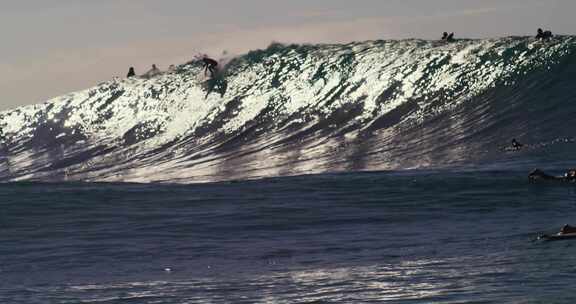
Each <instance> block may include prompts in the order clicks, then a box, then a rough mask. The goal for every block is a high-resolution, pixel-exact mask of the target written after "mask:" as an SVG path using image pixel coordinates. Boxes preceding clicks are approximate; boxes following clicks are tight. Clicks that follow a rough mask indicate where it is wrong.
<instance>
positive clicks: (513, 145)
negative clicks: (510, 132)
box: [512, 138, 524, 150]
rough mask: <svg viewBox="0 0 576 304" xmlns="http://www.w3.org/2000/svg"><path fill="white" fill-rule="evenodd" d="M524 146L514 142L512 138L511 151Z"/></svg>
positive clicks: (514, 139)
mask: <svg viewBox="0 0 576 304" xmlns="http://www.w3.org/2000/svg"><path fill="white" fill-rule="evenodd" d="M523 146H524V145H523V144H521V143H519V142H518V141H516V138H512V149H514V150H520V149H521V148H522V147H523Z"/></svg>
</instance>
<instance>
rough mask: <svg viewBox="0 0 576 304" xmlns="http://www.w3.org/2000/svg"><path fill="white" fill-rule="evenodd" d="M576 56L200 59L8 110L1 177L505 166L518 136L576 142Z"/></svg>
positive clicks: (561, 41)
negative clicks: (208, 73)
mask: <svg viewBox="0 0 576 304" xmlns="http://www.w3.org/2000/svg"><path fill="white" fill-rule="evenodd" d="M575 49H576V44H575V40H574V37H561V38H558V39H556V40H554V41H552V42H550V43H543V42H540V41H536V40H534V39H531V38H520V37H516V38H514V37H512V38H502V39H493V40H462V41H458V42H456V43H452V44H444V43H441V42H431V41H422V40H406V41H370V42H360V43H350V44H345V45H288V46H285V45H279V44H275V45H271V46H270V47H269V48H268V49H266V50H259V51H253V52H250V53H248V54H246V55H243V56H240V57H238V58H235V59H234V60H232V61H231V62H229V63H228V64H227V65H226V67H225V68H224V70H223V71H222V72H221V73H220V74H219V75H218V76H217V77H216V78H215V79H205V78H203V77H202V76H201V75H202V72H201V66H200V64H199V62H197V61H192V62H189V63H187V64H184V65H181V66H178V67H177V68H176V69H175V70H172V71H170V72H166V73H163V74H162V75H159V76H157V77H154V78H152V79H140V78H137V79H125V80H113V81H108V82H105V83H102V84H100V85H98V86H96V87H94V88H91V89H88V90H85V91H81V92H76V93H71V94H68V95H65V96H62V97H58V98H55V99H53V100H50V101H48V102H46V103H44V104H38V105H32V106H26V107H21V108H17V109H14V110H10V111H5V112H2V113H0V136H1V142H0V156H1V159H0V162H1V163H0V180H3V181H15V180H50V181H61V180H64V181H65V180H80V181H130V182H199V181H217V180H229V179H244V178H257V177H264V176H282V175H294V174H305V173H320V172H333V171H354V170H391V169H395V170H401V169H411V168H443V167H454V166H473V165H475V164H478V163H486V162H491V161H495V160H498V159H501V158H502V150H501V145H502V144H503V143H506V142H508V141H509V140H510V139H511V138H513V137H514V138H520V139H521V140H522V141H525V142H529V143H538V142H545V141H551V140H555V139H558V138H568V137H570V136H572V134H571V133H570V130H569V126H571V125H573V122H574V118H573V116H574V115H573V113H574V106H573V105H572V101H573V100H574V99H575V97H576V95H575V94H576V93H574V92H573V90H572V89H571V87H573V85H574V79H576V78H575V77H574V76H575V74H574V73H575V72H576V69H575V67H576V66H575V65H574V60H575V59H576V58H574V54H573V53H574V52H573V51H574V50H575ZM506 157H507V156H506ZM514 157H517V156H514ZM523 157H524V158H526V159H529V158H533V157H536V158H537V157H541V155H540V156H539V155H536V156H534V154H530V155H524V156H523Z"/></svg>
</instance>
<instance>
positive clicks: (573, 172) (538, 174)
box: [528, 169, 576, 183]
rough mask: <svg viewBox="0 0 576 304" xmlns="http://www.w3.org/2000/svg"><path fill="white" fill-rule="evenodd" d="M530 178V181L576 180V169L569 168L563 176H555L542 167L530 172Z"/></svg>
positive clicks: (572, 181)
mask: <svg viewBox="0 0 576 304" xmlns="http://www.w3.org/2000/svg"><path fill="white" fill-rule="evenodd" d="M528 179H529V180H530V181H538V180H556V181H561V182H571V183H574V182H576V169H568V171H566V173H564V175H563V176H554V175H550V174H546V173H545V172H544V171H542V170H540V169H535V170H533V171H532V172H530V174H528Z"/></svg>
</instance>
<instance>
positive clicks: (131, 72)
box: [126, 67, 136, 78]
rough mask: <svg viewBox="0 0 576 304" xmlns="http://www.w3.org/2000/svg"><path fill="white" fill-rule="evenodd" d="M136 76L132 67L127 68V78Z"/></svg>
mask: <svg viewBox="0 0 576 304" xmlns="http://www.w3.org/2000/svg"><path fill="white" fill-rule="evenodd" d="M134 76H136V72H134V67H130V68H129V69H128V74H127V75H126V77H127V78H130V77H134Z"/></svg>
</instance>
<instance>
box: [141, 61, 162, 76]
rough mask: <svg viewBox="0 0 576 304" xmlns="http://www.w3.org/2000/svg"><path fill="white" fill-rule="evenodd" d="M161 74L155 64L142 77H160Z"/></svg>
mask: <svg viewBox="0 0 576 304" xmlns="http://www.w3.org/2000/svg"><path fill="white" fill-rule="evenodd" d="M161 73H162V72H160V69H159V68H158V67H157V66H156V65H155V64H153V65H152V68H151V69H150V70H149V71H148V72H146V73H145V74H144V75H142V77H144V78H152V77H154V76H157V75H160V74H161Z"/></svg>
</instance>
